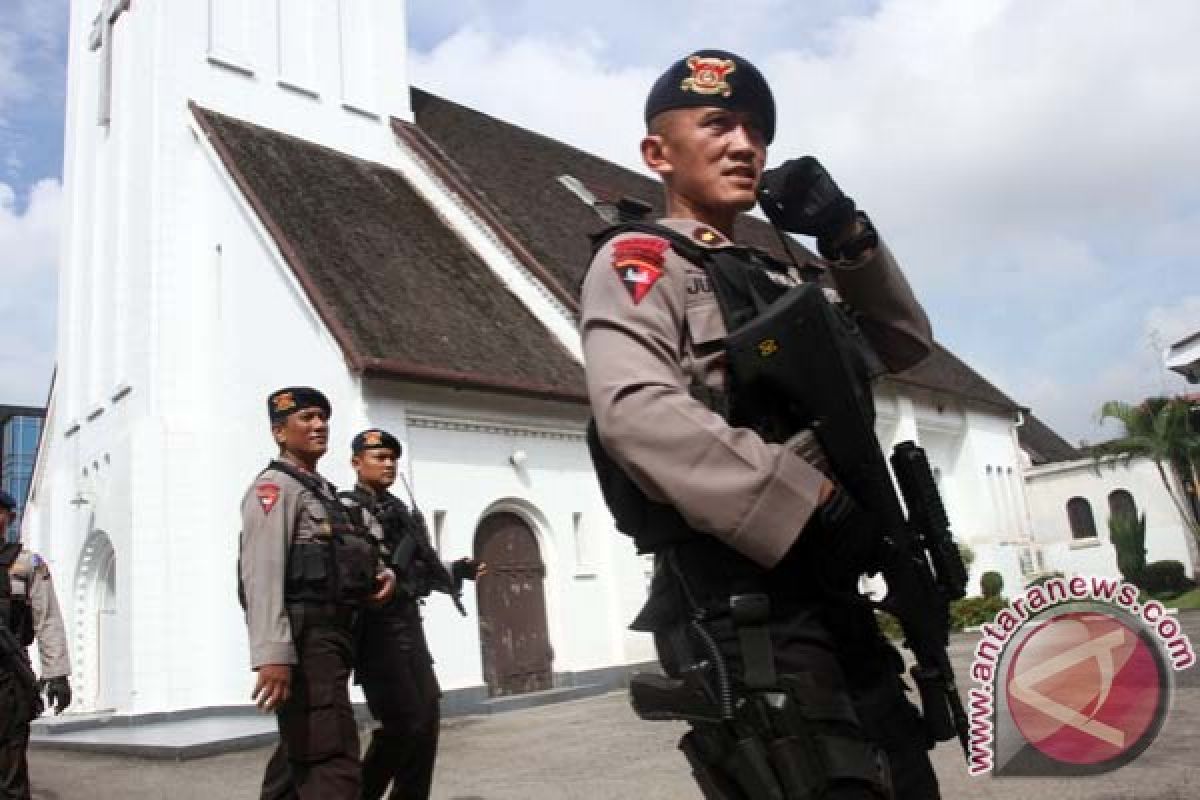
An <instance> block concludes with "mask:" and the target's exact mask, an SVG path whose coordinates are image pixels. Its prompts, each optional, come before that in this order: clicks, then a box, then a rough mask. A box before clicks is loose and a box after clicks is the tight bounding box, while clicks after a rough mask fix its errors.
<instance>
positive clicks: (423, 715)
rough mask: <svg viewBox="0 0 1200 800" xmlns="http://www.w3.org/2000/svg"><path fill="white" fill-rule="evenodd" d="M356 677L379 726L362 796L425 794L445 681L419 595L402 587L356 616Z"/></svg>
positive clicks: (370, 799)
mask: <svg viewBox="0 0 1200 800" xmlns="http://www.w3.org/2000/svg"><path fill="white" fill-rule="evenodd" d="M355 677H356V680H357V681H358V682H359V683H360V684H362V688H363V693H364V694H365V695H366V698H367V708H369V709H370V711H371V716H373V717H374V718H375V719H376V720H377V721H378V722H379V727H377V728H376V729H375V731H374V732H373V733H372V735H371V743H370V745H368V747H367V752H366V754H365V755H364V756H363V767H362V780H363V786H362V798H363V800H379V798H381V797H383V796H384V793H385V792H387V788H388V784H389V783H391V785H392V790H391V792H390V793H389V794H388V797H389V798H390V800H427V798H428V797H429V793H430V791H431V789H432V786H433V767H434V762H435V760H436V759H437V747H438V732H439V729H440V726H441V706H440V699H441V696H442V692H441V688H440V687H439V686H438V682H437V676H436V675H435V674H434V671H433V657H432V656H431V655H430V654H429V647H428V645H427V644H426V642H425V630H424V627H423V626H422V623H421V613H420V608H419V606H418V604H417V600H416V599H415V598H413V597H411V596H407V595H405V594H403V593H402V592H397V595H396V598H395V599H394V600H393V601H392V602H390V603H388V604H387V605H386V606H384V607H383V608H379V609H371V610H369V611H367V612H365V613H364V614H363V616H362V619H361V620H360V623H359V636H358V657H357V665H356V671H355Z"/></svg>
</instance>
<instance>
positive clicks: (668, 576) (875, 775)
mask: <svg viewBox="0 0 1200 800" xmlns="http://www.w3.org/2000/svg"><path fill="white" fill-rule="evenodd" d="M645 121H646V126H647V134H646V136H645V138H644V139H642V142H641V153H642V157H643V160H644V161H645V163H646V165H647V167H649V168H650V169H651V170H652V171H654V172H655V173H656V174H657V175H658V176H659V177H660V178H661V180H662V182H663V184H664V188H665V191H666V208H667V217H666V218H665V219H662V220H659V221H658V222H657V224H653V225H651V224H634V225H630V226H623V227H618V228H616V229H613V230H610V231H609V232H607V233H606V234H604V235H602V236H600V237H598V238H597V240H596V250H595V253H594V257H593V260H592V263H591V265H590V268H589V271H588V274H587V277H586V279H585V282H584V285H583V290H582V323H581V325H582V335H583V348H584V355H585V359H586V367H587V383H588V392H589V396H590V399H591V404H592V411H593V414H594V428H593V430H592V432H591V435H590V437H589V440H590V444H591V446H592V450H593V458H594V459H595V461H596V466H597V473H598V475H599V476H600V479H601V484H602V488H603V489H604V493H605V498H606V500H607V501H608V503H609V506H610V509H611V510H612V511H613V515H614V517H615V518H616V520H617V523H618V527H620V528H621V529H622V530H623V531H624V532H625V533H628V534H630V535H632V536H633V537H634V539H635V543H636V544H637V547H638V549H639V551H640V552H652V553H654V554H655V567H656V571H655V576H654V580H653V582H652V586H651V595H650V599H649V601H648V602H647V604H646V606H645V608H644V609H643V610H642V612H641V614H640V615H639V616H638V618H637V619H636V620H635V621H634V626H633V627H634V628H635V629H639V630H646V631H652V632H653V633H654V634H655V641H656V645H657V649H658V654H659V658H660V660H661V662H662V664H663V667H664V669H665V671H666V672H667V673H668V674H669V675H672V676H675V677H677V678H682V679H684V683H685V684H686V685H688V686H698V687H701V690H698V691H699V692H700V694H702V695H704V696H707V697H708V698H710V699H712V700H713V701H714V702H715V703H719V704H720V705H722V706H723V707H726V708H730V709H732V708H735V707H737V704H738V703H739V702H740V701H741V700H742V699H743V698H745V697H747V696H750V695H751V694H753V693H755V692H758V693H765V694H760V695H758V696H759V697H768V696H769V697H771V698H775V699H774V700H772V701H771V702H773V703H775V705H774V706H773V707H772V710H769V711H767V710H764V713H763V715H762V716H761V717H759V718H753V719H746V718H740V721H739V723H738V724H737V725H734V724H730V723H727V722H724V721H722V720H721V719H713V720H711V721H707V722H706V721H704V720H698V721H697V720H693V721H692V723H691V731H690V732H689V733H688V734H687V735H685V736H684V738H683V740H682V741H681V743H680V748H681V749H682V750H683V751H684V753H685V755H686V756H687V758H688V760H689V763H690V764H691V766H692V769H693V772H694V775H695V778H696V780H697V782H698V783H699V784H700V786H701V788H702V789H703V791H704V794H705V797H707V798H710V799H712V798H720V799H722V800H741V799H742V798H760V797H779V798H799V797H810V796H811V797H836V798H850V797H853V798H885V797H893V796H894V797H898V798H904V799H906V800H907V799H910V798H911V799H912V800H916V799H917V798H920V799H921V800H929V799H930V798H936V797H938V788H937V780H936V777H935V776H934V773H933V770H932V768H931V765H930V762H929V758H928V754H927V748H928V746H930V741H929V737H928V736H927V735H926V733H925V731H924V729H923V727H922V724H921V720H920V717H919V715H918V713H917V711H916V709H915V708H914V707H913V706H912V704H911V703H909V702H908V701H907V700H906V699H905V696H904V689H903V684H902V682H901V679H900V677H899V675H898V673H899V671H900V669H901V667H902V664H901V660H900V656H899V654H898V653H897V652H896V651H895V649H894V648H892V647H891V645H890V644H888V643H887V642H886V640H885V639H884V638H883V637H882V636H881V635H880V633H879V631H878V628H877V626H876V624H875V620H874V616H873V614H872V613H871V611H870V608H869V607H868V606H866V605H865V603H864V602H863V601H862V598H860V597H859V595H858V592H857V581H858V578H859V576H860V575H861V574H862V573H864V572H867V571H871V568H872V566H873V558H874V554H873V552H872V551H873V548H874V547H875V542H876V541H877V539H878V536H877V531H876V530H875V529H874V528H873V526H872V525H871V524H870V520H869V519H868V518H867V517H866V516H865V514H864V513H863V512H861V511H860V510H859V509H858V508H857V507H856V505H855V503H854V501H853V500H852V499H851V498H849V497H848V496H847V495H846V494H845V493H844V492H843V491H842V490H841V489H839V488H838V486H837V484H836V482H835V480H834V479H833V478H835V476H832V475H831V474H829V470H828V466H827V461H826V457H825V454H824V452H823V450H822V448H821V446H820V444H819V443H818V440H817V437H816V436H814V435H813V433H812V431H807V430H802V431H798V432H796V435H794V436H790V438H788V439H786V440H785V441H782V442H777V441H770V440H768V438H766V437H764V436H762V435H760V434H759V433H758V432H756V430H752V429H750V428H747V427H738V426H735V425H733V424H731V423H730V420H729V409H730V407H731V405H735V406H736V405H737V404H738V401H739V400H741V399H742V398H740V397H739V396H738V394H737V392H738V386H736V385H732V384H731V382H730V380H729V374H728V361H727V358H726V352H725V349H724V347H725V343H724V338H725V336H726V334H727V333H728V332H729V331H732V330H736V329H737V328H738V327H739V326H740V325H741V324H743V323H744V322H746V320H747V319H748V318H752V316H753V315H752V314H749V313H748V312H747V308H744V307H734V305H733V304H731V303H730V302H729V301H728V297H731V296H733V295H732V294H730V295H727V296H726V295H721V294H718V291H717V290H719V289H721V288H722V287H723V286H726V285H727V284H726V283H721V281H731V282H733V283H737V282H739V281H740V284H741V286H742V287H746V286H747V285H755V284H756V282H758V283H757V285H759V286H761V285H764V284H763V283H762V281H765V285H767V286H770V285H772V284H774V285H782V286H784V287H787V286H795V285H797V284H798V283H799V282H800V281H801V280H802V279H803V278H804V277H806V276H807V275H808V274H812V273H816V272H823V273H825V274H826V275H827V276H828V277H829V278H830V279H831V281H832V284H833V285H834V286H835V287H836V289H837V292H838V293H839V294H840V296H841V300H842V301H843V302H844V304H845V305H846V306H848V307H850V308H851V309H852V310H853V312H854V314H855V318H856V319H857V321H858V325H859V328H860V329H861V331H862V332H863V333H865V335H866V336H867V338H868V339H869V341H870V344H871V345H873V347H874V350H875V351H876V353H877V354H878V356H879V357H880V358H881V359H882V361H883V363H884V365H886V367H887V368H889V369H890V370H892V371H898V370H901V369H904V368H907V367H909V366H911V365H913V364H915V363H916V362H918V361H920V360H921V359H922V358H923V357H924V356H925V355H926V354H927V353H928V352H929V350H930V348H931V342H932V338H931V332H930V328H929V323H928V321H927V319H926V317H925V314H924V312H923V311H922V309H921V307H920V305H919V304H918V303H917V301H916V300H915V298H914V297H913V295H912V292H911V290H910V289H909V286H908V284H907V282H906V280H905V279H904V277H903V275H902V274H901V272H900V270H899V268H898V266H897V265H896V262H895V261H894V260H893V258H892V256H891V254H890V253H889V251H888V249H887V248H886V247H885V246H884V244H883V243H882V241H881V240H880V238H879V235H878V233H877V232H876V230H875V228H874V226H873V225H872V223H871V221H870V220H869V219H868V218H867V217H866V215H864V214H862V213H860V212H858V211H857V209H856V206H855V203H854V201H853V200H851V199H850V198H849V197H847V196H846V195H845V194H843V193H842V191H841V190H840V189H839V188H838V187H837V185H836V184H835V183H834V181H833V180H832V178H830V176H829V174H828V173H827V172H826V171H825V170H824V168H823V167H822V166H821V165H820V163H819V162H817V161H816V160H815V159H813V158H811V157H806V158H802V159H797V160H794V161H789V162H787V163H786V164H784V165H783V166H782V167H781V168H779V169H777V170H772V171H769V172H764V166H765V160H766V151H767V146H768V145H769V144H770V143H771V141H772V139H773V137H774V134H775V104H774V100H773V98H772V94H771V90H770V88H769V87H768V85H767V83H766V81H765V80H764V78H763V77H762V75H761V74H760V73H759V71H758V70H757V69H756V68H755V67H754V65H752V64H751V63H750V62H748V61H746V60H745V59H743V58H741V57H739V56H737V55H734V54H732V53H728V52H724V51H719V50H702V51H698V52H695V53H692V54H690V55H689V56H688V57H685V58H683V59H681V60H680V61H678V62H676V63H675V64H673V65H672V66H671V67H670V68H669V69H668V70H667V71H666V72H665V73H664V74H663V75H662V76H661V77H660V78H659V79H658V81H657V82H656V83H655V85H654V87H653V89H652V91H651V92H650V94H649V96H648V98H647V101H646V108H645ZM760 192H763V193H764V194H763V201H764V206H765V210H766V211H767V212H768V215H769V216H770V217H771V219H772V220H773V221H774V222H776V224H778V225H779V226H781V227H783V228H786V229H787V230H790V231H792V232H798V233H804V234H807V235H811V236H814V237H815V238H816V242H817V247H818V249H819V252H820V253H821V254H822V257H818V256H816V255H814V254H812V253H809V252H807V251H805V250H804V249H803V248H801V247H799V246H796V247H794V248H793V249H794V250H795V251H799V256H798V257H797V259H796V263H794V264H791V265H788V264H781V263H779V262H777V261H775V260H774V259H772V258H771V257H770V256H768V255H767V254H766V253H763V252H760V251H756V250H754V249H752V248H748V247H743V246H740V245H738V244H737V240H736V232H735V221H736V218H737V216H738V215H739V214H740V213H742V212H746V211H749V210H750V209H751V208H753V207H754V205H755V203H756V201H757V200H758V199H759V197H760ZM747 291H752V290H747ZM764 354H766V353H764ZM823 377H824V376H822V375H812V376H804V378H805V380H812V381H821V380H822V379H823ZM826 587H834V588H835V591H832V592H828V591H826V590H825V589H826ZM779 698H786V699H785V700H780V699H779ZM755 707H756V708H764V709H766V708H767V706H755Z"/></svg>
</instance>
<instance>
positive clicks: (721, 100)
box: [646, 50, 775, 144]
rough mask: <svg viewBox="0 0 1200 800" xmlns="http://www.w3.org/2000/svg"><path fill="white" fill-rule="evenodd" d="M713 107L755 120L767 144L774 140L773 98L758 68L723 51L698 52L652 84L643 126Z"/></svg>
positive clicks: (675, 65) (675, 64) (680, 60)
mask: <svg viewBox="0 0 1200 800" xmlns="http://www.w3.org/2000/svg"><path fill="white" fill-rule="evenodd" d="M701 106H715V107H717V108H727V109H729V110H730V111H745V112H748V113H750V114H752V115H754V116H755V118H756V119H757V120H758V124H759V127H760V128H761V129H762V133H763V137H764V138H765V139H766V140H767V144H770V143H771V141H772V140H773V139H774V138H775V98H774V97H773V96H772V95H771V87H770V86H768V85H767V81H766V78H764V77H763V76H762V73H761V72H759V71H758V68H757V67H755V66H754V65H753V64H751V63H750V62H749V61H747V60H746V59H744V58H742V57H741V56H739V55H735V54H734V53H729V52H726V51H725V50H697V51H696V52H694V53H692V54H691V55H689V56H686V57H684V58H681V59H679V60H678V61H676V62H675V63H674V64H672V65H671V66H670V68H669V69H668V70H667V71H666V72H664V73H663V74H662V76H661V77H659V79H658V80H657V81H655V82H654V88H652V89H651V90H650V94H649V96H647V97H646V125H647V127H648V126H649V125H650V120H652V119H654V118H655V117H656V116H658V115H659V114H661V113H662V112H664V111H670V110H671V109H674V108H698V107H701Z"/></svg>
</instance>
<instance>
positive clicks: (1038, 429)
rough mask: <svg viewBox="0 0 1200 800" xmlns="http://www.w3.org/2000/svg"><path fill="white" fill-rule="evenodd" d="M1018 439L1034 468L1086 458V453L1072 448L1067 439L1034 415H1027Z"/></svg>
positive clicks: (1019, 429)
mask: <svg viewBox="0 0 1200 800" xmlns="http://www.w3.org/2000/svg"><path fill="white" fill-rule="evenodd" d="M1017 438H1018V439H1019V440H1020V442H1021V449H1022V450H1024V451H1025V452H1026V453H1028V454H1029V460H1030V461H1032V462H1033V465H1034V466H1039V465H1041V464H1052V463H1054V462H1056V461H1075V460H1077V459H1080V458H1084V457H1085V456H1086V453H1084V452H1082V451H1080V450H1078V449H1076V448H1074V447H1072V446H1071V445H1070V443H1069V442H1067V440H1066V439H1064V438H1062V437H1061V436H1059V435H1058V434H1057V433H1055V432H1054V431H1053V430H1052V429H1051V428H1050V427H1049V426H1048V425H1046V423H1044V422H1042V421H1041V420H1040V419H1038V418H1037V417H1035V416H1034V415H1033V414H1026V415H1025V424H1024V425H1022V426H1021V427H1019V428H1017Z"/></svg>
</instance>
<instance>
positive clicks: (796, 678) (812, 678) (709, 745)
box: [630, 552, 891, 800]
mask: <svg viewBox="0 0 1200 800" xmlns="http://www.w3.org/2000/svg"><path fill="white" fill-rule="evenodd" d="M657 560H658V562H659V564H658V570H657V572H656V577H658V574H661V573H665V574H668V575H672V574H673V575H674V576H675V578H676V579H677V585H678V588H679V590H680V591H681V592H682V593H683V594H684V598H683V600H684V602H685V603H686V604H688V606H689V608H688V616H687V617H686V618H684V619H683V620H679V621H677V622H675V623H674V624H671V625H669V626H668V627H666V628H665V629H662V630H660V631H659V632H658V637H657V642H658V645H659V652H660V655H661V657H662V658H663V664H664V667H666V669H667V672H668V673H669V676H662V675H653V674H637V675H634V676H633V678H632V679H631V681H630V699H631V702H632V705H633V709H634V711H635V712H636V713H637V714H638V716H639V717H641V718H642V719H649V720H683V721H687V722H688V723H690V724H691V726H692V730H691V731H690V732H689V733H688V734H686V735H685V736H684V737H683V739H682V740H681V742H680V745H679V746H680V749H681V750H682V751H683V752H684V754H685V755H686V756H687V758H688V761H689V763H690V764H691V767H692V770H693V773H694V775H695V778H696V781H697V783H698V784H699V785H700V787H701V789H702V790H703V791H704V794H705V797H706V798H708V800H758V798H772V799H773V800H810V798H811V799H813V800H815V798H819V797H824V796H826V792H828V791H830V790H831V789H832V788H833V787H848V786H855V787H859V790H860V791H862V792H864V795H863V796H871V797H877V798H881V799H882V798H889V797H891V788H890V786H891V780H890V776H889V774H888V767H887V760H886V757H885V756H884V755H883V753H882V751H881V750H880V749H879V748H878V747H877V746H876V745H874V744H873V743H871V742H870V741H869V740H868V739H867V738H866V736H865V733H864V731H863V730H862V727H861V725H860V723H859V719H858V716H857V714H856V712H855V709H854V707H853V706H852V704H851V702H850V698H849V695H848V694H847V692H846V691H845V689H844V688H843V687H834V686H833V685H832V683H828V684H827V683H822V682H821V681H822V679H821V677H820V676H819V675H818V674H817V673H798V674H782V675H781V674H778V673H777V672H776V661H775V656H774V652H773V643H772V638H771V630H772V628H771V623H772V620H776V619H780V618H784V617H786V616H787V615H788V614H789V613H790V611H789V609H788V608H787V607H786V606H785V607H783V608H776V607H774V605H773V603H772V599H771V597H770V596H769V595H768V594H767V593H765V592H748V593H741V594H733V595H730V596H728V597H727V598H726V599H725V601H724V602H723V603H720V602H714V601H713V600H702V599H700V598H698V597H696V596H695V595H693V594H692V592H691V590H690V585H692V582H691V581H690V580H687V579H685V578H684V576H683V575H682V574H680V572H681V570H682V567H681V565H680V564H679V563H678V553H677V552H668V553H665V554H663V555H662V556H660V557H659V559H657ZM789 602H796V598H786V597H785V598H784V603H789ZM718 623H719V624H721V625H722V626H723V629H724V631H725V633H724V636H725V637H726V641H728V636H729V631H730V626H732V631H733V635H734V636H735V637H736V650H737V653H738V656H739V662H740V665H741V670H740V673H739V674H737V675H734V674H733V672H732V670H731V668H730V664H729V662H728V661H727V660H726V657H725V653H724V652H723V651H722V648H721V646H720V645H719V644H718V641H717V639H716V638H715V637H714V635H713V633H714V630H715V627H716V625H717V624H718ZM818 632H819V631H818ZM726 646H728V645H726ZM828 680H829V681H832V678H831V677H830V678H829V679H828Z"/></svg>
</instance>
